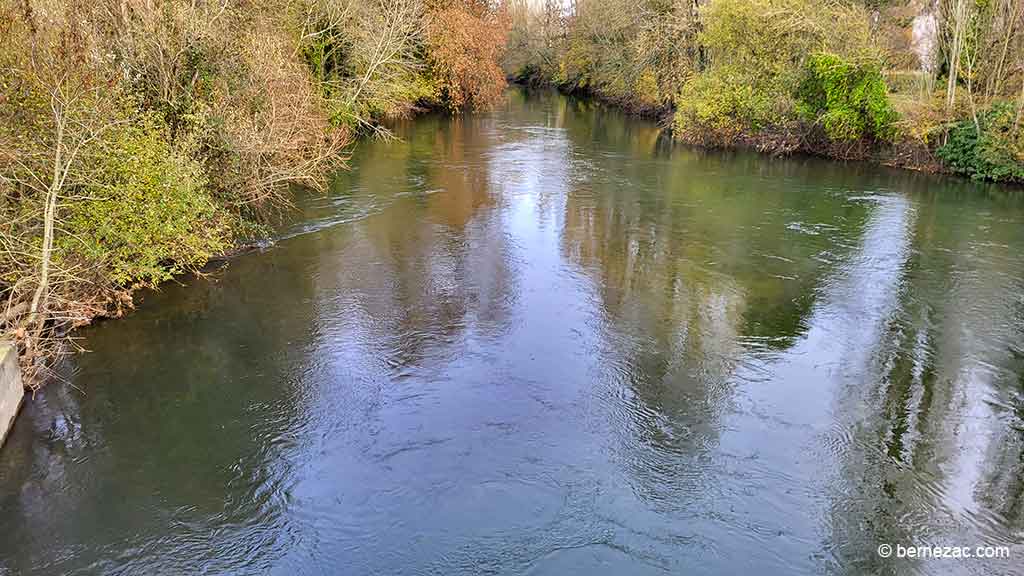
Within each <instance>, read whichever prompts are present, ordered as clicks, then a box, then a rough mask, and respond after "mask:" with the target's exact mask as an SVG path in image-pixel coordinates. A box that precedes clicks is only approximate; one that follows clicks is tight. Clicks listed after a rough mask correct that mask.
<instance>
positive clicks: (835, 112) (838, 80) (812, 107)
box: [796, 52, 896, 140]
mask: <svg viewBox="0 0 1024 576" xmlns="http://www.w3.org/2000/svg"><path fill="white" fill-rule="evenodd" d="M888 92H889V90H888V87H887V86H886V84H885V79H884V78H883V77H882V72H881V70H880V69H879V67H878V66H877V65H876V64H873V63H854V62H850V61H848V60H845V59H843V58H842V57H840V56H838V55H836V54H831V53H827V52H816V53H814V54H811V55H810V57H809V58H808V59H807V63H806V65H805V66H804V74H803V78H802V79H801V81H800V83H799V85H798V86H797V91H796V98H797V111H798V112H799V113H800V115H801V116H803V117H804V118H806V119H808V120H810V121H812V122H814V123H816V124H818V125H820V126H821V127H822V128H823V129H824V130H825V133H826V134H827V135H828V137H829V138H831V139H833V140H857V139H859V138H876V139H880V140H890V139H892V138H893V136H894V135H895V131H894V123H895V121H896V112H895V110H893V107H892V105H891V104H890V102H889V97H888Z"/></svg>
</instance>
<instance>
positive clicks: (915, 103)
mask: <svg viewBox="0 0 1024 576" xmlns="http://www.w3.org/2000/svg"><path fill="white" fill-rule="evenodd" d="M949 4H950V2H949V1H946V0H935V1H927V2H926V1H922V0H892V1H887V2H883V3H878V2H857V1H851V2H825V1H823V0H754V1H749V0H712V1H710V2H675V3H667V4H666V3H657V2H647V1H644V0H609V1H608V2H601V3H585V4H579V5H577V6H576V7H575V11H573V12H571V13H569V14H566V13H565V12H564V11H562V10H561V9H560V8H559V7H558V6H556V5H552V4H550V3H549V4H545V5H543V6H541V5H538V4H531V3H527V2H521V3H517V4H516V10H515V11H514V14H513V25H512V32H511V35H510V50H509V52H508V53H509V57H508V58H507V60H506V62H505V66H506V71H507V72H508V73H509V75H510V76H511V77H514V78H517V79H519V80H520V81H522V82H524V83H527V84H535V85H536V84H544V85H552V86H556V87H558V88H559V89H561V90H563V91H567V92H569V93H577V92H583V93H587V94H590V95H593V96H596V97H598V98H600V99H602V100H604V101H606V102H610V103H612V104H614V105H617V106H620V107H622V108H623V109H625V110H627V111H630V112H633V113H639V114H641V115H646V116H655V117H657V118H658V119H659V120H660V121H661V123H662V124H663V125H664V126H666V127H667V128H670V129H671V131H672V134H673V137H674V138H676V139H677V140H679V141H682V142H686V143H689V144H695V145H700V146H705V147H712V148H751V149H756V150H759V151H762V152H766V153H770V154H776V155H786V154H791V153H795V152H800V153H806V154H812V155H816V156H822V157H827V158H834V159H839V160H861V161H868V162H873V163H877V164H881V165H887V166H895V167H901V168H908V169H913V170H920V171H927V172H940V173H952V174H960V175H963V176H967V177H970V178H973V179H977V180H989V181H997V182H1005V183H1016V184H1021V183H1024V130H1022V129H1021V127H1022V120H1024V5H1022V4H1020V3H1019V2H1012V1H1009V0H999V1H995V2H990V3H985V4H984V5H982V4H978V5H977V6H975V5H971V6H968V7H965V8H964V10H965V11H966V12H964V13H961V12H956V13H954V12H953V11H952V10H951V6H950V5H949ZM946 27H949V28H950V29H952V28H956V30H957V33H956V34H955V35H946V34H945V33H943V32H942V30H944V29H946Z"/></svg>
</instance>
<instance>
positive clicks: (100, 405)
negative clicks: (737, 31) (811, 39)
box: [0, 92, 1024, 576]
mask: <svg viewBox="0 0 1024 576" xmlns="http://www.w3.org/2000/svg"><path fill="white" fill-rule="evenodd" d="M398 132H399V134H400V135H401V137H402V140H401V141H399V142H390V143H383V142H377V143H364V144H362V145H361V146H360V147H359V148H358V149H357V150H356V151H355V152H354V155H353V157H352V159H351V162H350V164H351V168H352V170H351V172H349V173H345V174H342V175H341V176H339V177H338V178H337V180H336V181H335V183H334V186H333V188H332V192H331V194H330V195H329V196H327V197H315V196H314V197H309V198H304V199H301V200H300V201H299V205H300V207H301V214H300V215H298V216H297V217H296V218H295V221H294V222H293V223H291V224H287V225H285V226H283V229H282V233H281V237H282V239H281V240H280V241H279V242H277V243H276V245H273V246H271V247H269V248H267V249H265V250H263V251H259V252H253V253H249V254H246V255H244V256H242V257H239V258H237V259H236V260H234V261H232V262H231V263H230V265H228V266H227V267H226V268H223V269H220V270H218V271H216V272H214V273H213V274H212V276H211V277H210V278H208V279H192V280H187V281H185V282H184V283H183V285H169V286H166V287H165V288H164V289H163V290H161V291H160V292H158V293H154V294H149V295H146V296H145V298H144V299H143V301H142V303H141V305H140V306H139V309H138V310H137V311H136V312H134V313H133V314H131V315H130V316H129V317H128V318H126V319H123V320H118V321H112V322H104V323H100V324H98V325H96V326H94V327H92V328H89V329H87V330H83V331H81V332H80V336H81V337H82V341H81V343H82V344H83V345H84V346H85V347H86V348H88V349H89V350H91V353H88V354H83V355H80V356H78V357H77V358H75V359H74V360H73V362H71V364H70V365H69V366H68V367H67V370H66V377H67V379H68V380H69V381H70V383H71V385H59V384H58V385H51V386H49V387H48V388H46V389H45V390H44V391H43V392H42V393H41V394H39V395H38V396H37V397H36V398H35V400H34V401H32V402H30V403H29V404H28V405H27V408H26V410H25V411H24V412H23V414H22V415H21V417H20V419H19V421H18V422H17V424H16V426H15V428H14V430H13V433H12V436H11V437H10V439H9V441H8V443H7V444H6V446H4V447H3V450H2V453H0V573H2V574H11V575H15V574H62V573H68V574H107V573H109V574H181V573H207V574H282V575H285V574H358V575H362V574H365V575H378V574H381V575H383V574H439V575H463V574H465V575H469V574H474V575H475V574H550V575H564V574H579V575H588V576H589V575H604V574H607V575H620V574H684V573H685V574H716V575H717V574H759V575H774V574H779V575H783V574H787V575H788V574H844V575H845V574H850V575H855V574H936V575H938V574H979V575H981V574H1022V573H1024V484H1022V474H1024V397H1022V396H1024V296H1022V295H1024V204H1022V201H1021V199H1020V198H1019V197H1018V196H1017V194H1016V193H1014V192H1012V191H1010V190H1007V189H999V188H988V187H982V186H979V185H975V184H971V183H967V182H963V181H959V180H954V179H943V178H934V177H926V176H921V175H915V174H911V173H908V172H899V171H890V170H887V169H883V168H878V167H872V166H861V165H843V164H838V163H830V162H825V161H820V160H811V159H791V160H780V159H770V158H766V157H761V156H756V155H751V154H725V153H709V152H701V151H695V150H691V149H686V148H682V147H673V146H671V145H670V144H669V143H668V142H666V141H665V140H664V139H663V138H659V135H658V131H657V129H656V127H655V126H654V125H652V124H649V123H646V122H643V121H640V120H633V119H627V118H625V117H623V116H622V115H620V114H618V113H616V112H613V111H609V110H605V109H603V108H601V107H599V106H596V105H594V104H592V103H588V102H585V101H578V100H568V99H565V98H562V97H559V96H556V95H551V94H541V95H532V96H527V95H524V94H522V93H519V92H510V93H509V100H508V102H507V104H506V105H505V106H504V107H502V108H501V109H499V110H496V111H495V112H493V113H489V114H481V115H477V116H469V117H463V118H454V119H452V118H445V117H426V118H421V119H418V120H415V121H413V122H410V123H408V124H405V125H402V126H399V127H398ZM883 543H891V544H893V545H897V544H902V545H911V546H912V545H942V546H951V545H958V546H960V545H966V546H972V547H974V546H980V545H992V546H1008V547H1009V549H1010V553H1011V554H1010V555H1011V557H1010V558H1009V559H1002V560H977V559H975V560H934V559H931V560H927V559H926V560H920V559H914V560H911V559H895V558H891V559H883V558H880V557H879V556H878V554H877V552H876V550H877V547H878V546H879V545H880V544H883Z"/></svg>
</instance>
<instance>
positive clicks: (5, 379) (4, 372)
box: [0, 340, 25, 446]
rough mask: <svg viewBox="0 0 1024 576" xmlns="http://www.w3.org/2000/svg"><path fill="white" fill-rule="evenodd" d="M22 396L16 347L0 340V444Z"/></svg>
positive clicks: (23, 389)
mask: <svg viewBox="0 0 1024 576" xmlns="http://www.w3.org/2000/svg"><path fill="white" fill-rule="evenodd" d="M24 397H25V387H24V386H23V385H22V383H21V368H20V367H18V349H17V348H15V347H14V344H12V343H11V342H8V341H6V340H0V446H3V445H4V440H6V439H7V432H8V431H9V430H10V429H11V425H12V424H14V417H15V416H17V415H18V410H19V409H20V408H21V400H22V398H24Z"/></svg>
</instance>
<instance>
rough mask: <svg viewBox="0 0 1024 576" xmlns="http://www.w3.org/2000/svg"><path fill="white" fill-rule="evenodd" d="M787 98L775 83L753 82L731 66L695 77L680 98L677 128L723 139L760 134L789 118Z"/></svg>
mask: <svg viewBox="0 0 1024 576" xmlns="http://www.w3.org/2000/svg"><path fill="white" fill-rule="evenodd" d="M786 103H787V98H786V97H785V96H784V95H783V94H780V93H779V92H778V91H777V90H775V89H773V87H772V85H771V84H766V83H763V82H753V81H751V79H750V78H749V77H748V76H747V75H745V74H744V73H742V72H741V71H737V70H735V69H733V67H730V66H719V67H717V68H713V69H711V70H709V71H707V72H704V73H703V74H700V75H698V76H695V77H694V78H691V79H690V80H689V81H688V82H686V83H685V84H684V85H683V89H682V90H681V91H680V93H679V95H678V97H677V98H676V116H675V127H676V129H677V130H679V131H680V133H681V134H687V133H689V134H693V133H695V132H697V133H703V134H704V135H705V136H707V135H712V136H716V137H720V138H731V137H736V136H738V135H740V134H741V133H744V132H754V133H756V132H759V131H761V130H763V129H765V128H768V127H770V126H772V125H774V124H778V123H780V122H783V121H784V120H785V117H786V113H785V106H786Z"/></svg>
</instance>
